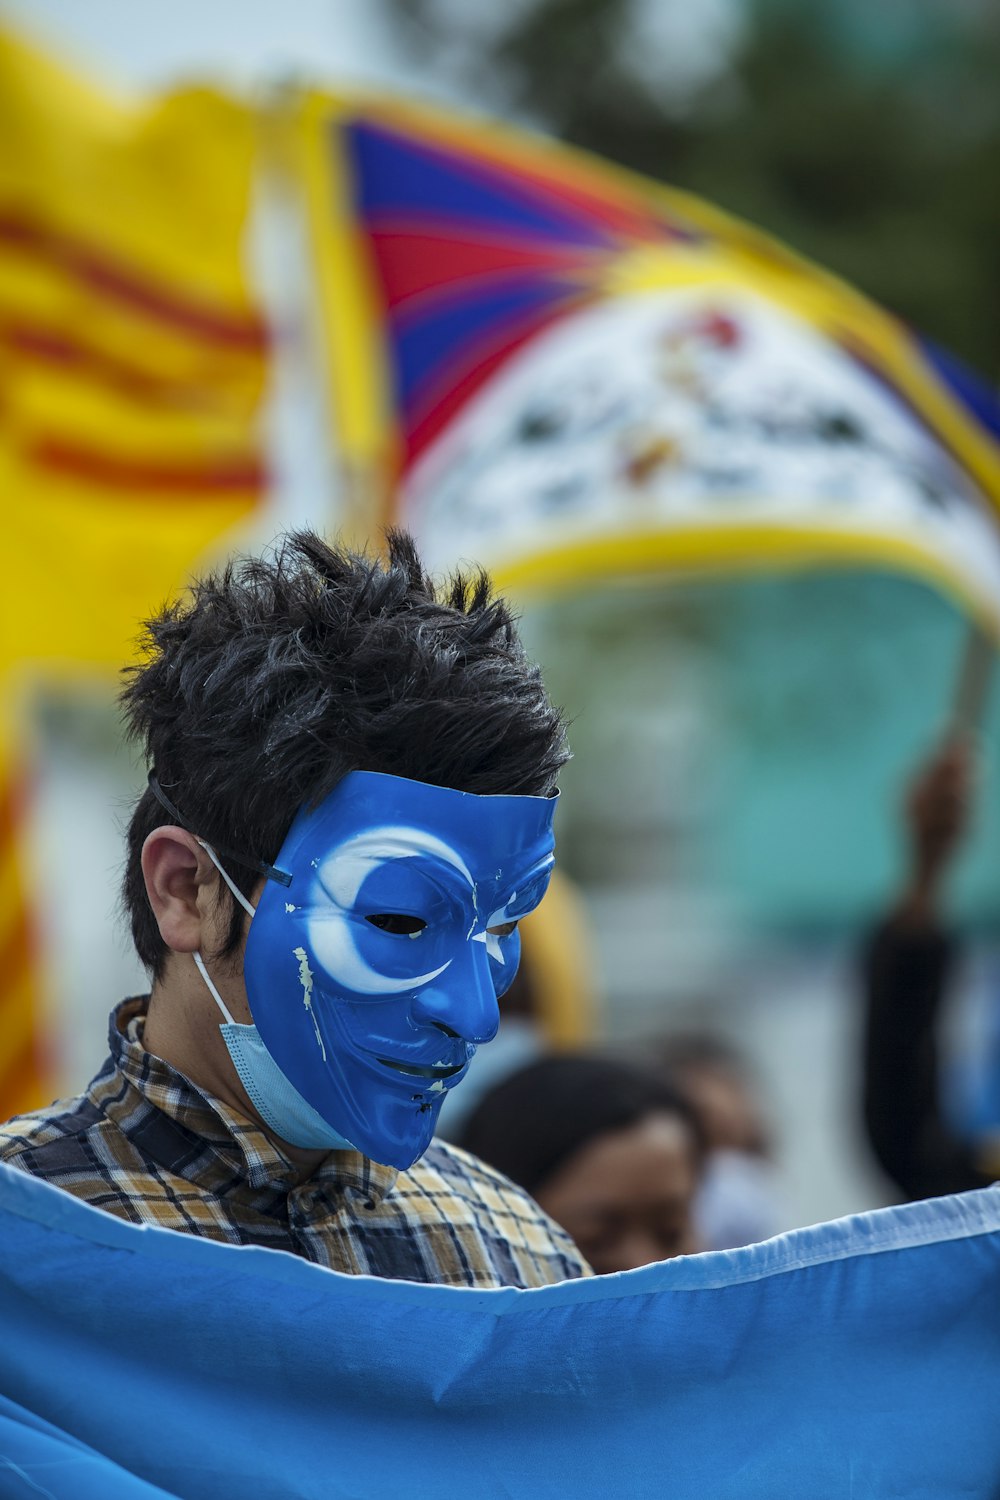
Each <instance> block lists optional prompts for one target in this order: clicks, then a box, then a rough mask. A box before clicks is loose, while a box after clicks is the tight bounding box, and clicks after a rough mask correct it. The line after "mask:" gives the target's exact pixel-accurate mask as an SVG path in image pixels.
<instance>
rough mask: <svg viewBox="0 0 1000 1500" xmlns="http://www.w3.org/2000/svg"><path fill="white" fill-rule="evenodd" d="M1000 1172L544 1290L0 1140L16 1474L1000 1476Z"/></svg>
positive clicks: (583, 1485) (703, 1498) (389, 1491)
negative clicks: (104, 1201)
mask: <svg viewBox="0 0 1000 1500" xmlns="http://www.w3.org/2000/svg"><path fill="white" fill-rule="evenodd" d="M998 1291H1000V1188H989V1189H986V1190H984V1191H982V1192H979V1193H970V1194H966V1195H964V1196H962V1197H957V1198H943V1199H937V1200H934V1201H933V1202H928V1203H916V1204H908V1205H907V1206H905V1207H902V1208H894V1209H884V1210H880V1211H878V1212H875V1213H870V1214H863V1215H860V1216H858V1217H855V1218H851V1219H842V1220H839V1221H837V1222H835V1223H831V1224H821V1225H816V1226H814V1227H812V1228H809V1229H801V1230H796V1231H794V1232H792V1233H790V1234H786V1235H782V1236H780V1237H779V1238H777V1239H774V1240H768V1241H766V1242H765V1243H763V1244H759V1245H752V1246H748V1247H747V1248H745V1249H742V1250H733V1251H725V1252H720V1253H715V1254H710V1255H695V1256H685V1257H682V1258H680V1259H678V1260H672V1261H665V1262H663V1263H662V1264H660V1265H653V1266H647V1267H645V1268H643V1269H642V1270H639V1271H630V1272H627V1273H624V1274H620V1275H616V1276H604V1277H596V1278H594V1279H592V1280H584V1281H575V1282H565V1283H563V1284H561V1285H558V1286H551V1287H543V1288H541V1289H539V1290H535V1291H526V1292H522V1291H516V1290H513V1289H510V1290H502V1291H494V1292H475V1291H466V1290H461V1289H455V1288H450V1287H438V1286H423V1285H417V1284H415V1283H410V1282H403V1281H380V1280H377V1279H374V1278H369V1277H360V1276H359V1277H351V1276H341V1275H338V1274H336V1273H334V1272H331V1271H328V1270H326V1269H325V1268H323V1267H320V1266H315V1265H311V1264H310V1263H308V1262H306V1261H303V1260H299V1259H297V1258H296V1257H294V1256H291V1255H287V1254H285V1253H283V1252H281V1251H272V1250H263V1249H259V1248H256V1247H253V1246H247V1247H235V1246H228V1245H221V1244H215V1243H213V1242H212V1241H209V1240H203V1239H196V1238H193V1237H188V1236H186V1235H181V1234H176V1233H172V1232H171V1231H169V1230H163V1229H157V1228H153V1227H138V1226H134V1225H130V1224H126V1223H124V1222H122V1221H120V1220H118V1219H114V1218H112V1217H111V1216H110V1215H108V1214H105V1213H103V1212H102V1211H101V1210H99V1209H96V1208H91V1207H89V1206H88V1205H86V1204H83V1203H80V1202H78V1201H77V1200H76V1199H73V1198H71V1197H69V1196H68V1195H67V1194H65V1193H63V1192H61V1191H60V1190H59V1189H57V1188H54V1187H51V1186H49V1185H48V1184H47V1183H44V1182H40V1181H37V1180H35V1179H33V1178H30V1177H27V1176H25V1175H22V1174H21V1173H19V1172H16V1171H15V1170H14V1169H13V1168H11V1167H7V1166H0V1327H2V1329H3V1337H2V1338H0V1494H2V1495H3V1496H4V1497H5V1500H8V1497H10V1500H36V1497H37V1496H38V1495H44V1496H46V1497H48V1500H117V1497H121V1500H152V1497H154V1496H160V1497H162V1496H172V1497H175V1500H246V1497H248V1496H252V1497H253V1500H375V1497H383V1496H385V1497H390V1496H391V1497H396V1496H402V1495H406V1496H408V1497H411V1500H565V1497H567V1496H585V1495H600V1496H622V1497H626V1496H627V1497H628V1500H645V1497H649V1500H662V1497H663V1496H670V1500H708V1497H711V1500H758V1497H759V1500H803V1497H809V1500H813V1497H824V1500H825V1497H831V1500H832V1497H837V1500H841V1497H844V1500H846V1497H847V1496H853V1497H855V1500H862V1497H864V1500H896V1497H899V1496H906V1497H908V1500H918V1497H922V1496H926V1497H927V1500H932V1497H933V1500H941V1497H944V1496H958V1495H963V1496H964V1495H969V1496H973V1495H975V1496H983V1497H984V1500H985V1497H986V1496H992V1495H996V1494H997V1493H1000V1427H998V1424H997V1413H996V1391H997V1383H998V1380H1000V1295H998Z"/></svg>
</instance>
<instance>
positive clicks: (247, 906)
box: [197, 839, 257, 917]
mask: <svg viewBox="0 0 1000 1500" xmlns="http://www.w3.org/2000/svg"><path fill="white" fill-rule="evenodd" d="M197 842H198V843H199V844H200V845H201V847H202V848H203V849H204V851H205V853H206V854H207V855H208V857H209V859H210V860H211V861H212V863H213V865H214V866H215V868H216V869H217V870H218V872H219V874H220V875H221V876H222V878H223V880H224V881H225V882H226V884H227V885H228V887H229V889H230V890H231V891H232V893H233V895H234V896H235V897H236V899H237V901H238V902H239V903H240V905H241V906H242V908H243V910H244V911H245V912H249V914H250V916H251V917H252V916H254V915H255V913H256V911H257V908H256V907H255V906H251V905H250V902H249V901H248V900H247V898H246V897H245V896H244V894H243V892H242V891H241V890H240V888H239V886H238V885H237V884H236V883H235V881H232V880H230V878H229V876H228V875H227V874H226V872H225V870H224V869H223V868H222V866H221V865H220V863H219V856H218V855H217V854H216V852H215V850H214V849H213V848H212V846H211V844H206V843H205V840H204V839H198V840H197Z"/></svg>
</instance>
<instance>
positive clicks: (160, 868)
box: [142, 824, 217, 953]
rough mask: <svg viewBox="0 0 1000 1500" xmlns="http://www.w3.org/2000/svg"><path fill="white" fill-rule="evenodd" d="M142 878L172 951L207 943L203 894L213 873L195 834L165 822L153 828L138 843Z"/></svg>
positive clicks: (211, 882)
mask: <svg viewBox="0 0 1000 1500" xmlns="http://www.w3.org/2000/svg"><path fill="white" fill-rule="evenodd" d="M142 877H143V880H144V881H145V882H146V895H147V896H148V897H149V904H150V906H151V907H152V908H153V916H154V917H155V918H156V925H157V926H158V927H159V929H160V936H161V938H162V939H163V941H164V942H165V943H166V945H167V947H168V948H171V949H173V951H174V952H175V953H197V952H198V951H199V950H200V949H201V948H203V947H205V946H208V947H211V946H212V943H211V940H210V935H209V933H208V932H207V931H206V930H205V929H206V921H207V917H206V910H207V908H206V904H205V901H204V897H205V895H206V894H207V892H208V890H209V889H210V890H211V891H213V892H214V890H215V886H216V879H217V876H216V870H215V866H214V865H213V864H212V861H211V860H210V859H209V857H208V855H207V854H206V853H205V851H204V849H202V847H201V845H200V844H199V843H198V840H197V839H196V838H195V837H194V835H193V834H191V833H188V832H187V831H186V830H185V829H183V828H175V827H173V826H172V825H170V824H167V825H165V826H164V827H163V828H154V829H153V832H152V833H151V834H150V835H149V836H148V838H147V839H146V842H145V843H144V844H143V846H142ZM199 898H201V899H199Z"/></svg>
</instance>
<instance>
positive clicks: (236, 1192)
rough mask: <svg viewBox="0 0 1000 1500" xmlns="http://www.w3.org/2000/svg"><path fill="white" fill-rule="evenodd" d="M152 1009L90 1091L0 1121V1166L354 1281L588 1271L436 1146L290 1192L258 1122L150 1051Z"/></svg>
mask: <svg viewBox="0 0 1000 1500" xmlns="http://www.w3.org/2000/svg"><path fill="white" fill-rule="evenodd" d="M147 1003H148V1002H147V1000H146V999H145V998H143V999H139V1000H126V1001H124V1002H123V1003H122V1004H121V1005H119V1006H118V1007H117V1009H116V1010H115V1011H113V1012H112V1015H111V1026H110V1042H111V1056H110V1057H109V1058H108V1060H107V1062H106V1063H105V1065H104V1067H103V1068H102V1070H101V1072H100V1073H99V1074H98V1075H97V1077H96V1078H95V1079H94V1080H93V1082H92V1083H91V1084H90V1086H89V1088H88V1089H87V1092H86V1093H85V1094H82V1095H81V1096H80V1097H79V1098H77V1099H69V1100H62V1101H57V1102H56V1103H55V1104H52V1105H50V1106H49V1108H48V1109H42V1110H37V1111H36V1112H35V1113H34V1114H27V1115H19V1116H17V1117H15V1118H14V1119H13V1120H11V1121H9V1122H8V1123H7V1124H6V1125H0V1160H2V1161H4V1162H7V1163H8V1164H9V1165H10V1166H13V1167H17V1168H19V1169H20V1170H21V1171H24V1172H28V1173H30V1174H31V1175H32V1176H35V1177H44V1178H45V1179H46V1180H47V1181H49V1182H51V1183H53V1184H54V1185H55V1186H57V1187H60V1188H63V1189H65V1191H66V1192H68V1193H72V1194H73V1195H74V1197H77V1198H83V1199H85V1200H86V1202H88V1203H91V1204H93V1205H94V1206H95V1207H97V1208H103V1209H106V1210H107V1212H108V1213H112V1214H115V1215H117V1217H118V1218H121V1219H128V1220H129V1221H130V1222H131V1223H133V1224H155V1225H158V1226H159V1227H160V1228H165V1229H176V1230H180V1231H181V1232H182V1233H186V1234H199V1235H205V1236H206V1237H207V1238H209V1239H214V1240H222V1241H224V1242H225V1243H227V1244H230V1245H264V1246H266V1247H267V1248H268V1249H270V1250H288V1251H291V1253H292V1254H293V1255H301V1256H303V1257H304V1258H305V1259H307V1260H311V1261H315V1262H317V1263H318V1264H319V1265H322V1266H328V1267H330V1269H331V1270H334V1271H344V1272H347V1273H349V1274H355V1275H366V1276H391V1277H395V1278H397V1279H399V1280H403V1281H433V1282H442V1283H444V1284H445V1285H448V1286H467V1287H498V1286H518V1287H532V1286H542V1285H546V1284H548V1283H549V1282H554V1281H566V1280H569V1279H571V1278H573V1277H576V1276H584V1275H587V1274H588V1270H589V1268H588V1266H587V1264H586V1262H585V1261H584V1260H583V1259H582V1258H581V1256H580V1254H579V1251H578V1250H577V1249H576V1247H575V1245H574V1244H573V1242H572V1240H570V1238H569V1237H568V1235H566V1234H564V1233H563V1231H562V1230H561V1229H560V1228H558V1226H557V1225H555V1224H553V1223H552V1221H551V1220H550V1219H548V1218H547V1217H546V1215H545V1214H543V1213H542V1211H541V1209H540V1208H539V1207H538V1206H537V1204H535V1203H534V1202H533V1200H532V1199H531V1198H529V1197H528V1195H527V1194H526V1193H524V1192H523V1191H522V1190H521V1189H520V1188H518V1187H515V1186H514V1185H513V1184H512V1183H511V1182H508V1180H507V1179H506V1178H505V1177H502V1176H501V1175H500V1174H499V1173H498V1172H494V1171H492V1170H491V1169H490V1168H489V1167H487V1166H486V1165H485V1164H484V1163H483V1162H480V1161H478V1160H477V1159H476V1158H475V1157H473V1156H469V1155H468V1154H467V1153H466V1152H464V1151H459V1150H458V1149H457V1148H455V1147H453V1146H449V1145H446V1144H445V1143H444V1142H441V1141H434V1142H433V1143H432V1144H431V1146H430V1149H429V1150H428V1151H427V1152H425V1154H424V1155H423V1156H422V1157H421V1159H420V1161H418V1162H417V1163H416V1164H415V1165H414V1166H412V1167H411V1168H410V1169H409V1171H408V1172H403V1173H397V1172H395V1171H394V1170H393V1169H392V1168H390V1167H383V1166H379V1165H378V1164H377V1163H376V1162H372V1161H369V1160H368V1158H367V1157H365V1156H362V1155H361V1154H360V1153H359V1152H353V1151H331V1152H330V1153H329V1155H328V1156H326V1157H325V1158H324V1159H323V1161H322V1162H321V1163H320V1165H319V1167H318V1169H317V1170H316V1171H315V1172H314V1173H313V1175H312V1176H311V1177H310V1178H309V1179H308V1180H307V1181H305V1182H302V1183H299V1182H298V1181H297V1177H296V1172H295V1169H294V1167H293V1166H292V1164H291V1162H290V1161H289V1160H288V1159H287V1157H285V1156H284V1155H283V1154H282V1152H281V1151H279V1150H278V1148H277V1147H276V1146H275V1145H274V1144H273V1143H272V1142H271V1141H270V1140H269V1139H268V1137H267V1136H266V1135H265V1134H264V1132H263V1131H262V1130H261V1129H260V1128H259V1127H258V1126H256V1125H254V1124H253V1123H251V1121H249V1120H248V1119H246V1118H245V1117H244V1116H242V1115H240V1114H239V1113H237V1111H236V1110H234V1109H232V1108H231V1107H230V1106H229V1105H227V1104H224V1103H222V1101H221V1100H219V1099H216V1098H214V1097H213V1096H212V1095H210V1094H205V1093H202V1092H201V1091H200V1090H199V1089H197V1088H195V1087H194V1086H193V1085H192V1084H191V1083H190V1082H189V1081H188V1080H187V1079H186V1078H184V1077H183V1076H182V1075H181V1074H180V1073H178V1072H176V1071H175V1070H174V1069H173V1068H171V1067H170V1066H169V1064H167V1063H165V1062H164V1061H163V1060H162V1059H161V1058H158V1057H154V1056H153V1055H152V1053H150V1052H147V1051H146V1050H145V1048H144V1047H143V1045H142V1033H143V1025H144V1022H145V1010H146V1005H147Z"/></svg>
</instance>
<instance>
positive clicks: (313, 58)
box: [0, 0, 419, 90]
mask: <svg viewBox="0 0 1000 1500" xmlns="http://www.w3.org/2000/svg"><path fill="white" fill-rule="evenodd" d="M0 18H2V20H4V21H6V22H8V23H13V24H14V25H16V26H17V27H18V28H19V29H20V30H22V31H23V32H25V33H26V34H28V35H29V36H30V37H33V38H35V39H36V40H38V41H40V42H42V43H43V44H45V45H46V46H47V47H49V48H51V49H53V50H55V51H58V52H60V53H61V54H62V55H63V57H64V58H65V59H66V60H67V61H70V62H75V63H76V64H77V65H78V66H80V67H81V68H83V69H85V70H87V71H89V72H91V73H95V74H98V75H103V76H104V77H105V79H106V80H107V81H108V82H109V83H111V84H118V85H119V86H120V87H125V88H129V89H135V90H146V89H152V88H155V87H157V86H161V85H164V84H171V83H174V82H176V81H177V80H178V78H180V77H190V76H192V75H198V76H200V77H205V76H210V77H212V78H213V79H216V80H219V81H224V82H226V83H229V84H231V85H236V86H238V87H247V86H249V85H251V84H253V83H255V82H259V81H261V80H271V79H275V78H281V77H283V76H285V75H287V74H288V73H295V74H306V75H307V76H309V77H313V78H316V79H318V80H322V81H324V82H337V81H339V80H341V79H351V80H358V81H362V82H368V83H373V84H380V85H383V86H384V85H391V86H393V87H395V88H400V89H405V88H409V89H411V90H412V89H413V88H414V87H416V86H417V84H418V83H419V80H418V79H417V78H416V77H415V75H414V72H413V68H412V65H409V64H407V63H406V62H405V61H403V60H402V59H401V56H400V53H399V51H398V49H396V48H394V46H393V43H392V32H391V28H390V27H389V25H388V24H387V21H386V19H385V14H384V12H383V10H382V7H381V5H380V4H379V0H285V3H275V0H170V4H169V6H167V5H163V4H159V5H156V4H150V3H148V0H0Z"/></svg>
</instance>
